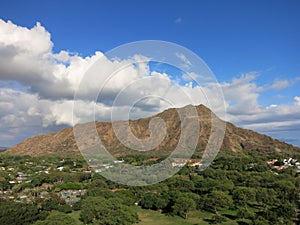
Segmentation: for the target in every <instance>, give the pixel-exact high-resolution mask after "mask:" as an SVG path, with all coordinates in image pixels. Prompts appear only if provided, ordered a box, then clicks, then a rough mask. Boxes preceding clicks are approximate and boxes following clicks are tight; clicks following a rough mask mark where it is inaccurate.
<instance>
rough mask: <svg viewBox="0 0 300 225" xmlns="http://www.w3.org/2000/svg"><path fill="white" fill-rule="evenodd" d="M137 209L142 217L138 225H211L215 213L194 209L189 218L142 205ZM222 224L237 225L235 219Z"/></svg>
mask: <svg viewBox="0 0 300 225" xmlns="http://www.w3.org/2000/svg"><path fill="white" fill-rule="evenodd" d="M136 211H137V213H138V215H139V218H140V222H139V223H138V225H153V224H155V225H209V224H210V223H209V221H210V219H211V218H212V216H213V214H211V213H208V212H200V211H194V212H191V213H190V214H189V216H188V218H187V219H183V218H181V217H179V216H167V215H164V214H162V213H160V212H157V211H153V210H145V209H141V208H140V207H136ZM226 213H227V212H226ZM228 214H232V212H228ZM222 224H224V225H237V223H236V222H235V221H232V220H229V219H228V220H227V221H226V222H224V223H222Z"/></svg>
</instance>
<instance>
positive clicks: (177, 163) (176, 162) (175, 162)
mask: <svg viewBox="0 0 300 225" xmlns="http://www.w3.org/2000/svg"><path fill="white" fill-rule="evenodd" d="M188 161H189V159H187V158H173V159H172V167H183V166H185V164H187V162H188Z"/></svg>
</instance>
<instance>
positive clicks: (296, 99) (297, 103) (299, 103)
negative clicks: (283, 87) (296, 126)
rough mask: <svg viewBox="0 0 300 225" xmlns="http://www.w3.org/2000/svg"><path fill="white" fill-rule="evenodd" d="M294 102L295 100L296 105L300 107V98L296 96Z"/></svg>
mask: <svg viewBox="0 0 300 225" xmlns="http://www.w3.org/2000/svg"><path fill="white" fill-rule="evenodd" d="M294 100H295V104H296V105H300V97H299V96H295V97H294Z"/></svg>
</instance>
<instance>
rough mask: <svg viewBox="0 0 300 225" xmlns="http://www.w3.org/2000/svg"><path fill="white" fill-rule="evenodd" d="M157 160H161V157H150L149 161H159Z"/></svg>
mask: <svg viewBox="0 0 300 225" xmlns="http://www.w3.org/2000/svg"><path fill="white" fill-rule="evenodd" d="M157 160H159V158H150V159H148V161H157Z"/></svg>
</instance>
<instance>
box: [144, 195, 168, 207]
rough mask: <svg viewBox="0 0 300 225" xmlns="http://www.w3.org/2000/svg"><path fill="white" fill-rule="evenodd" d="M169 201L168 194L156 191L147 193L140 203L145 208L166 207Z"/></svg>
mask: <svg viewBox="0 0 300 225" xmlns="http://www.w3.org/2000/svg"><path fill="white" fill-rule="evenodd" d="M168 203H169V199H168V196H166V195H158V194H154V193H147V194H145V196H144V197H143V198H142V199H141V201H140V205H141V207H142V208H144V209H153V210H157V209H164V208H165V207H166V206H167V205H168Z"/></svg>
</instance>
